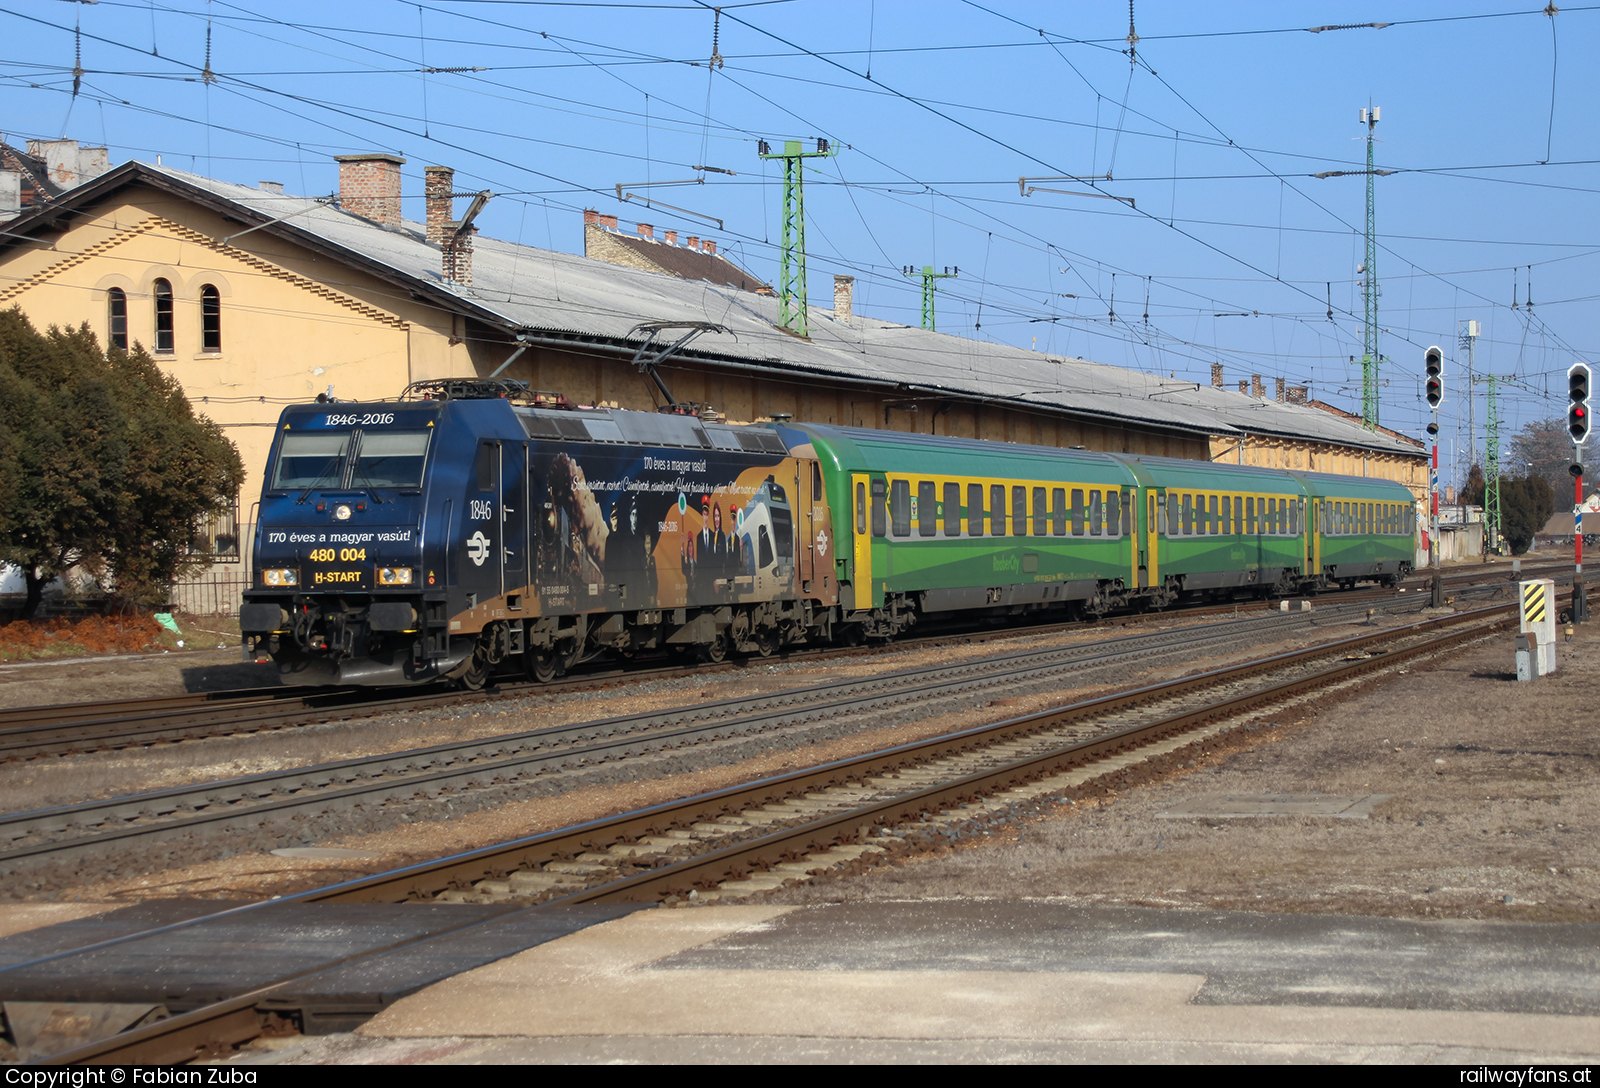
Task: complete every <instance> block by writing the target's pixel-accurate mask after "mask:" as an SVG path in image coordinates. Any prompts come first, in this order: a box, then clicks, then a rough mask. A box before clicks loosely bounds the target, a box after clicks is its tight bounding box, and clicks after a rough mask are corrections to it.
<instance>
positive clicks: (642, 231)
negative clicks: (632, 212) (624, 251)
mask: <svg viewBox="0 0 1600 1088" xmlns="http://www.w3.org/2000/svg"><path fill="white" fill-rule="evenodd" d="M639 237H641V238H648V239H650V240H651V241H652V242H653V241H655V238H656V228H655V227H653V226H651V225H650V224H649V223H640V224H639Z"/></svg>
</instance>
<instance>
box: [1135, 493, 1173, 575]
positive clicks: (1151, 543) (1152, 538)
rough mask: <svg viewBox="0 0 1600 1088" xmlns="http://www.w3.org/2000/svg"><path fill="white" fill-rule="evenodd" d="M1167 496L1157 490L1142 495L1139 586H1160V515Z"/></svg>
mask: <svg viewBox="0 0 1600 1088" xmlns="http://www.w3.org/2000/svg"><path fill="white" fill-rule="evenodd" d="M1166 501H1167V494H1166V492H1165V491H1162V490H1160V489H1158V488H1154V487H1151V488H1146V489H1145V493H1144V532H1143V533H1141V534H1140V536H1139V546H1140V552H1139V566H1141V567H1143V568H1144V570H1145V575H1144V578H1143V580H1142V582H1141V585H1145V586H1158V585H1160V584H1161V570H1160V566H1161V513H1162V510H1163V504H1164V503H1165V502H1166Z"/></svg>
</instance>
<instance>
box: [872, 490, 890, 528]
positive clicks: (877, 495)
mask: <svg viewBox="0 0 1600 1088" xmlns="http://www.w3.org/2000/svg"><path fill="white" fill-rule="evenodd" d="M885 490H886V489H885V487H884V483H883V481H882V480H873V481H872V535H873V536H882V535H883V534H884V533H885V532H887V531H888V530H887V526H886V522H887V520H888V519H887V517H886V516H885V515H884V509H883V498H884V491H885Z"/></svg>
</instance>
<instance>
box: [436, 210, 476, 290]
mask: <svg viewBox="0 0 1600 1088" xmlns="http://www.w3.org/2000/svg"><path fill="white" fill-rule="evenodd" d="M460 226H461V224H460V223H458V222H451V223H447V224H445V227H446V229H447V230H448V231H449V237H448V238H446V239H445V243H444V278H445V279H447V280H449V281H450V282H451V283H459V284H460V285H461V286H462V287H471V286H472V236H473V235H474V234H477V233H478V228H477V227H468V228H467V229H466V230H464V231H462V232H461V233H460V234H457V233H456V230H457V228H459V227H460Z"/></svg>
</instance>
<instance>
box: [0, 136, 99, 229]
mask: <svg viewBox="0 0 1600 1088" xmlns="http://www.w3.org/2000/svg"><path fill="white" fill-rule="evenodd" d="M109 169H111V160H110V158H109V156H108V155H107V152H106V149H105V148H103V147H80V146H78V141H77V140H29V141H28V149H27V150H26V151H19V150H17V149H16V148H14V147H12V146H11V145H10V144H7V143H3V142H0V222H4V221H5V220H7V219H14V218H16V217H17V216H19V215H21V214H22V213H23V212H24V211H26V210H28V209H29V208H35V207H39V206H40V205H43V204H48V203H49V202H50V201H52V200H55V199H56V198H58V197H60V196H61V195H62V194H63V193H65V192H66V191H67V190H69V189H72V188H74V187H76V186H78V185H82V184H83V183H84V182H86V181H91V180H93V179H94V178H97V177H99V176H100V175H101V174H103V173H105V172H106V171H107V170H109Z"/></svg>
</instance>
